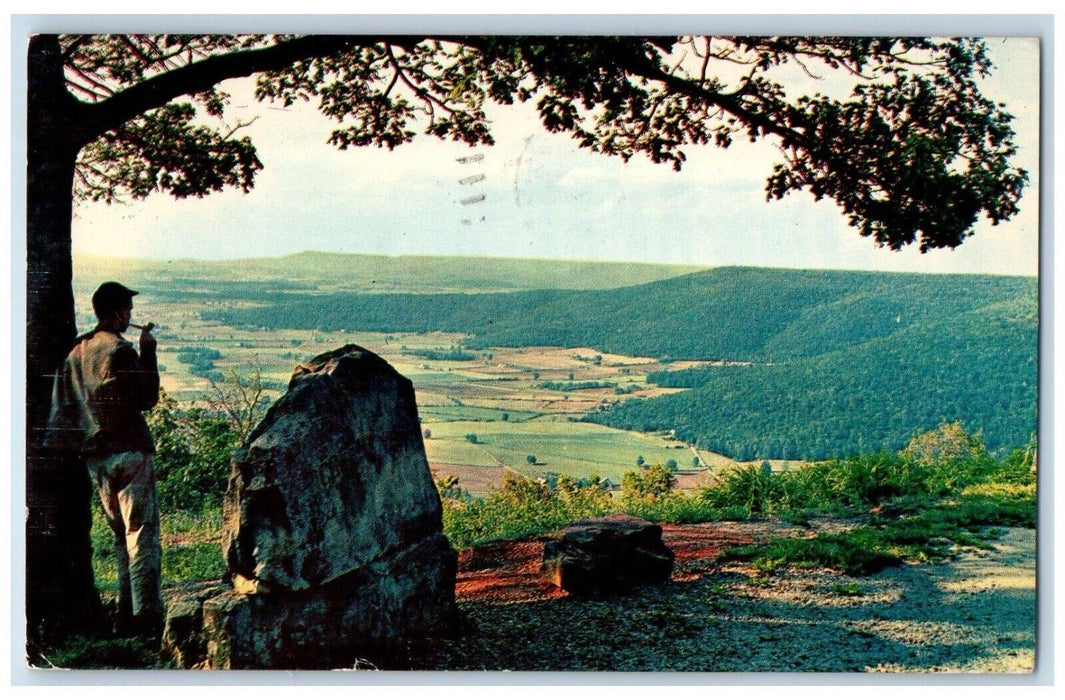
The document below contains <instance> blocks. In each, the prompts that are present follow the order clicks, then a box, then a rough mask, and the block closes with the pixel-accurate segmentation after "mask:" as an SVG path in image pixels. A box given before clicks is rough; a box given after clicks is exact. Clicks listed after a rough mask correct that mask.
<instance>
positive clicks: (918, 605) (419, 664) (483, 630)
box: [406, 523, 1036, 673]
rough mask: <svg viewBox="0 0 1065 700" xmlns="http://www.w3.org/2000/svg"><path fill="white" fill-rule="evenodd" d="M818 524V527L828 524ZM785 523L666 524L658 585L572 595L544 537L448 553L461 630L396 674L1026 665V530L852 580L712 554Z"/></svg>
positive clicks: (996, 668)
mask: <svg viewBox="0 0 1065 700" xmlns="http://www.w3.org/2000/svg"><path fill="white" fill-rule="evenodd" d="M831 526H832V524H831V523H821V524H820V525H818V526H817V527H831ZM787 529H792V528H788V527H787V526H784V525H782V524H774V523H714V524H705V525H684V526H666V527H665V528H664V529H663V540H664V541H665V543H666V544H667V545H668V546H669V547H670V548H672V549H673V551H674V553H675V555H676V562H675V565H674V571H673V576H672V579H671V580H670V581H668V582H665V583H662V584H659V585H652V586H643V587H641V588H639V589H637V590H635V591H632V592H631V593H629V594H627V595H624V596H619V597H614V598H608V599H604V600H578V599H575V598H572V597H570V596H569V595H567V594H566V593H564V592H562V591H560V590H559V589H556V588H554V587H553V586H552V585H550V584H548V583H546V582H544V581H543V580H542V579H541V578H540V577H539V575H538V570H539V564H540V556H541V553H542V549H543V542H542V540H539V539H528V540H523V541H519V542H508V543H501V544H494V545H489V546H485V547H479V548H476V549H473V550H466V551H464V552H462V553H461V554H460V559H459V574H458V581H457V586H456V597H457V599H458V602H459V606H460V608H461V610H462V612H463V613H464V614H465V616H466V617H467V619H468V621H469V623H470V630H469V632H468V633H467V634H465V635H462V636H460V637H459V638H457V639H451V640H447V641H446V642H440V643H431V644H429V645H428V648H427V649H423V650H420V651H419V652H417V654H416V655H414V656H412V657H411V658H409V659H408V660H407V661H408V663H409V665H407V666H406V667H407V668H417V669H425V670H430V669H436V670H452V671H458V670H513V671H521V670H529V671H531V670H538V671H698V672H796V671H799V672H905V673H927V672H937V673H942V672H965V673H972V672H977V673H1026V672H1031V671H1033V670H1034V664H1035V653H1036V649H1035V627H1036V625H1035V622H1036V590H1035V532H1034V530H1028V529H1012V530H1008V531H1006V533H1005V534H1004V536H1003V537H1001V538H1000V539H999V540H998V541H997V542H996V543H995V546H994V548H993V549H992V550H990V551H975V550H966V551H961V552H959V553H958V555H957V556H956V558H955V559H954V560H952V561H949V562H946V563H941V564H922V565H903V566H899V567H893V568H889V569H886V570H884V571H882V572H880V573H877V574H875V575H873V576H868V577H861V578H851V577H847V576H844V575H842V574H838V573H834V572H830V571H824V570H801V569H789V570H785V571H782V572H779V573H777V574H774V575H772V576H770V577H762V576H758V575H757V574H756V572H755V571H754V570H753V569H751V568H750V567H748V566H746V565H740V564H731V563H730V564H723V565H722V564H718V563H716V562H715V561H714V557H715V555H716V554H717V553H718V552H720V551H721V549H722V548H723V547H728V546H733V545H738V544H745V543H749V542H751V541H754V540H756V539H759V538H762V537H766V536H768V535H770V534H773V533H780V532H781V531H783V530H787Z"/></svg>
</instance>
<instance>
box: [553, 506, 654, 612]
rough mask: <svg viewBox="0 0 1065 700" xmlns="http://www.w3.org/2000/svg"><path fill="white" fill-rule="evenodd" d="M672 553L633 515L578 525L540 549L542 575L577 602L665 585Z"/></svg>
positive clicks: (652, 528) (590, 519)
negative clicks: (585, 598)
mask: <svg viewBox="0 0 1065 700" xmlns="http://www.w3.org/2000/svg"><path fill="white" fill-rule="evenodd" d="M673 559H674V555H673V551H672V550H670V549H669V547H667V546H666V545H665V544H664V543H663V542H662V528H661V527H659V526H658V525H655V524H654V523H650V522H647V521H646V520H641V519H640V518H635V517H633V516H631V515H625V514H620V513H619V514H614V515H607V516H604V517H601V518H588V519H585V520H578V521H576V522H574V523H572V524H571V525H569V526H567V527H566V528H564V529H562V530H560V531H559V532H556V533H554V534H553V535H552V537H551V538H550V539H548V541H547V542H545V543H544V553H543V561H542V565H541V574H542V575H543V576H544V577H545V578H546V579H547V580H549V581H551V582H552V583H554V584H555V585H556V586H558V587H559V588H561V589H563V590H565V591H567V592H569V593H571V594H573V595H575V596H578V597H592V596H598V595H612V594H617V593H622V592H624V591H627V590H629V589H630V588H632V587H633V586H636V585H638V584H643V583H656V582H659V581H668V580H669V577H670V574H671V573H672V570H673Z"/></svg>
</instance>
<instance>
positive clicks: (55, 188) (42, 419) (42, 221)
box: [26, 36, 102, 651]
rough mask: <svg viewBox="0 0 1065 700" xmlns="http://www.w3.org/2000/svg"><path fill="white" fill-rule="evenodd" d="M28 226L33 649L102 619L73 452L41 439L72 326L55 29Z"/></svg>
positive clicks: (68, 178)
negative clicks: (58, 450) (55, 448)
mask: <svg viewBox="0 0 1065 700" xmlns="http://www.w3.org/2000/svg"><path fill="white" fill-rule="evenodd" d="M28 67H29V73H28V88H29V91H28V99H27V108H28V114H27V127H28V133H27V172H26V184H27V207H26V214H27V226H26V253H27V256H26V258H27V259H26V311H27V315H26V513H27V516H26V617H27V639H28V641H29V644H30V648H31V651H32V649H33V647H34V646H35V645H36V644H38V643H40V642H41V641H46V640H47V639H48V637H49V636H51V635H53V634H63V633H66V632H69V631H74V630H86V629H89V628H92V627H94V626H96V625H97V624H99V623H100V621H101V617H102V616H101V611H102V608H101V606H100V598H99V594H98V593H97V591H96V587H95V584H94V581H93V571H92V546H91V543H90V539H89V531H90V529H91V524H92V515H91V513H92V511H91V504H92V501H91V498H92V488H91V485H90V481H89V476H88V473H87V472H86V470H85V466H84V463H83V462H82V460H81V459H80V458H78V457H77V456H75V455H64V454H57V453H55V452H54V451H46V450H45V449H44V448H42V441H43V437H44V429H45V426H46V424H47V421H48V411H49V406H50V403H51V390H52V381H53V378H54V376H55V372H56V370H57V369H58V368H59V366H60V365H61V363H62V361H63V359H64V358H65V357H66V354H67V352H68V351H69V350H70V348H71V346H72V344H73V340H74V336H75V334H76V330H75V322H74V293H73V288H72V284H71V283H72V277H73V272H72V261H71V240H70V239H71V236H70V228H71V227H70V221H71V215H72V211H73V199H72V189H73V182H74V164H75V159H76V157H77V154H78V150H79V149H80V147H81V144H80V138H79V134H78V131H79V129H78V128H77V126H74V124H76V123H77V122H76V120H77V116H78V110H77V108H76V107H75V106H73V105H72V104H70V102H71V101H72V98H70V96H69V94H67V93H66V90H65V88H64V84H63V73H62V63H61V60H60V56H59V44H58V42H57V41H56V40H55V37H50V36H35V37H33V38H32V39H31V41H30V53H29V66H28Z"/></svg>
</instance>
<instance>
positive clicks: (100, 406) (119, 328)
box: [45, 282, 163, 636]
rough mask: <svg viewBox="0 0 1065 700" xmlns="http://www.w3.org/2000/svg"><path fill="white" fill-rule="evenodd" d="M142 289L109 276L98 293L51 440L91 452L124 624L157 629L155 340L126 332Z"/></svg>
mask: <svg viewBox="0 0 1065 700" xmlns="http://www.w3.org/2000/svg"><path fill="white" fill-rule="evenodd" d="M137 294H138V292H135V291H133V290H132V289H127V288H126V287H124V286H123V285H121V284H119V283H118V282H105V283H103V284H102V285H100V287H99V289H97V290H96V292H95V293H94V294H93V296H92V307H93V312H94V313H95V314H96V318H97V319H98V323H97V325H96V328H94V329H93V330H92V331H90V332H88V333H86V334H85V335H82V336H79V337H78V338H77V339H76V340H75V341H74V348H73V349H72V350H71V351H70V354H69V355H67V359H66V361H65V362H64V364H63V368H62V370H61V371H60V372H59V373H58V374H57V375H56V381H55V385H54V388H53V392H52V412H51V415H50V417H49V423H48V435H47V437H46V440H45V443H46V445H48V446H50V447H56V448H60V449H66V450H70V451H73V452H78V453H81V454H82V455H84V457H85V461H86V466H87V467H88V469H89V473H90V475H91V476H92V479H93V480H94V481H95V483H96V487H97V490H98V492H99V494H100V502H101V504H102V505H103V511H104V514H105V516H106V517H107V522H108V524H109V525H110V526H111V531H112V532H113V533H114V537H115V555H116V557H117V559H118V582H119V595H118V620H117V622H118V630H119V631H120V632H121V633H127V632H128V633H132V634H145V635H152V636H158V634H159V632H160V631H161V625H162V611H163V602H162V597H161V595H160V590H159V561H160V555H161V552H160V546H159V511H158V508H157V505H156V495H155V472H154V468H153V465H152V454H153V453H154V452H155V446H154V444H153V442H152V436H151V433H150V432H149V431H148V424H147V422H146V421H145V420H144V416H143V415H142V414H141V412H142V411H147V410H148V409H150V408H152V407H153V406H154V405H155V404H156V402H158V400H159V368H158V363H157V360H156V341H155V338H153V337H152V336H151V335H150V330H151V329H150V326H149V327H146V328H144V329H142V331H141V335H140V354H139V355H138V353H137V351H136V350H135V349H134V347H133V344H132V343H131V342H129V341H128V340H126V339H125V338H123V337H122V333H124V332H125V331H126V330H127V329H128V328H129V326H130V316H131V315H132V312H133V297H134V296H136V295H137Z"/></svg>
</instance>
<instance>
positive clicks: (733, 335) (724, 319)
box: [204, 268, 1038, 459]
mask: <svg viewBox="0 0 1065 700" xmlns="http://www.w3.org/2000/svg"><path fill="white" fill-rule="evenodd" d="M255 299H256V300H257V301H259V302H263V305H262V306H259V307H257V308H240V309H236V308H232V309H217V310H212V311H210V312H205V313H204V315H205V317H207V318H211V319H215V320H220V321H223V322H224V323H227V324H230V325H242V324H250V325H255V326H263V327H275V328H305V329H310V328H321V329H323V330H336V329H341V328H347V329H362V330H378V331H449V332H460V333H467V334H470V336H471V337H470V339H469V341H468V342H467V344H468V345H469V346H470V347H488V346H527V345H558V346H564V347H579V346H587V347H594V348H598V349H600V350H603V351H605V352H617V353H623V354H628V355H643V356H652V357H669V358H672V359H695V360H720V359H725V360H743V361H748V362H751V363H753V364H752V366H751V367H747V368H744V367H740V368H735V367H727V368H709V369H706V370H697V371H695V372H692V373H688V374H686V375H684V376H675V377H670V376H662V377H658V378H657V379H658V380H659V381H660V382H662V383H664V384H673V385H678V386H689V387H693V390H692V391H691V392H685V393H682V394H677V395H674V396H671V397H665V398H661V399H654V400H650V401H642V402H640V401H633V402H629V403H627V404H622V405H619V406H617V407H616V408H614V409H612V410H609V411H607V412H605V413H601V414H595V415H593V416H591V417H590V419H592V420H596V421H599V422H603V423H608V424H611V425H616V426H619V427H628V428H637V429H642V430H669V429H675V430H677V432H678V435H679V436H680V437H683V438H684V439H686V440H689V441H691V442H696V443H698V444H699V445H700V446H704V447H707V448H708V449H713V450H715V451H720V452H724V453H725V454H729V455H730V456H735V457H739V458H742V459H750V458H755V457H756V458H794V459H799V458H820V457H825V456H832V455H837V454H847V453H850V452H856V451H858V450H859V449H860V450H862V451H868V450H870V449H897V448H898V447H899V446H901V445H903V444H905V442H906V440H908V439H909V437H910V436H912V435H913V434H914V433H915V432H917V431H920V430H927V429H931V428H933V427H935V426H936V425H937V424H938V423H939V422H941V421H943V420H950V421H953V420H961V421H962V422H963V423H964V424H965V425H966V427H967V428H968V429H970V430H973V431H976V430H982V431H983V433H984V437H985V440H986V441H987V443H988V445H989V446H990V447H992V448H993V449H1005V448H1008V447H1011V446H1017V445H1021V444H1024V443H1025V442H1027V440H1028V439H1029V437H1030V435H1031V434H1032V433H1034V432H1035V430H1036V389H1037V384H1038V364H1037V358H1038V283H1037V280H1035V279H1034V278H1021V277H996V276H986V275H982V276H981V275H918V274H898V273H874V272H847V271H797V270H780V269H759V268H718V269H713V270H707V271H701V272H697V273H693V274H689V275H685V276H681V277H675V278H670V279H664V280H658V281H654V282H650V283H646V284H640V285H634V286H626V287H620V288H616V289H593V290H585V291H579V290H563V289H541V290H536V291H515V292H509V293H495V294H352V293H340V292H338V293H330V294H315V295H307V294H305V293H304V294H301V293H297V292H288V291H278V292H276V293H273V294H257V295H256V296H255Z"/></svg>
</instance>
